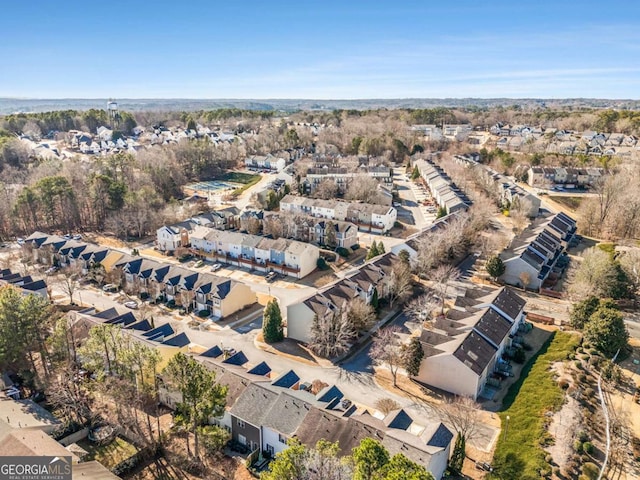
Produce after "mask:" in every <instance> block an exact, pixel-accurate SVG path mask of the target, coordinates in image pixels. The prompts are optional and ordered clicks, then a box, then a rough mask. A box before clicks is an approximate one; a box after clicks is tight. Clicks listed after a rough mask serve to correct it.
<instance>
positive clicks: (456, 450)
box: [449, 434, 465, 473]
mask: <svg viewBox="0 0 640 480" xmlns="http://www.w3.org/2000/svg"><path fill="white" fill-rule="evenodd" d="M464 450H465V441H464V437H463V436H462V435H460V434H458V436H457V437H456V444H455V446H454V447H453V454H452V455H451V460H450V461H449V468H450V469H451V470H452V471H454V472H456V473H459V472H461V471H462V464H463V463H464V458H465V452H464Z"/></svg>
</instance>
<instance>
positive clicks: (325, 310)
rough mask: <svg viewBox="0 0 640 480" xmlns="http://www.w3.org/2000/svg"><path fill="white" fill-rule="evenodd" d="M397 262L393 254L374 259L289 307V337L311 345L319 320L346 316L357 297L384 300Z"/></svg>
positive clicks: (368, 301) (367, 300)
mask: <svg viewBox="0 0 640 480" xmlns="http://www.w3.org/2000/svg"><path fill="white" fill-rule="evenodd" d="M396 261H398V257H396V255H395V254H393V253H390V252H389V253H386V254H383V255H380V256H378V257H375V258H373V259H371V260H370V261H368V262H367V263H365V264H364V265H363V266H362V267H360V268H358V269H356V270H354V271H352V272H349V273H347V274H346V275H345V277H344V278H343V279H341V280H338V281H337V282H334V283H332V284H331V285H329V286H327V287H325V288H323V289H322V290H320V291H318V293H316V294H315V295H312V296H310V297H308V298H307V299H305V300H303V301H301V302H299V303H295V304H291V305H288V306H287V337H289V338H293V339H294V340H298V341H300V342H305V343H308V342H310V341H311V330H312V326H313V322H314V320H315V319H316V318H318V319H323V318H329V319H330V318H333V317H334V316H335V315H346V314H347V310H348V305H349V303H350V302H352V301H353V300H355V299H356V298H361V299H362V300H364V301H365V303H367V304H370V303H371V301H372V299H373V298H374V296H375V295H378V296H379V297H380V298H385V297H386V295H387V293H388V291H387V283H386V281H387V280H388V279H390V273H391V270H392V269H393V266H394V263H395V262H396Z"/></svg>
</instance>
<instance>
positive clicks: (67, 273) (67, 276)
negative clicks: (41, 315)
mask: <svg viewBox="0 0 640 480" xmlns="http://www.w3.org/2000/svg"><path fill="white" fill-rule="evenodd" d="M81 275H82V270H81V269H80V266H79V265H77V264H76V265H69V266H67V267H64V268H62V269H60V270H58V273H57V275H56V276H55V282H56V283H57V284H58V285H59V286H60V288H61V289H62V291H63V292H64V293H65V294H66V295H67V296H68V297H69V303H73V294H74V293H75V291H76V289H77V287H78V280H79V279H80V276H81Z"/></svg>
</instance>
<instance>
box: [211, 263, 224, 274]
mask: <svg viewBox="0 0 640 480" xmlns="http://www.w3.org/2000/svg"><path fill="white" fill-rule="evenodd" d="M221 268H222V264H221V263H214V264H213V266H212V267H211V271H212V272H217V271H218V270H220V269H221Z"/></svg>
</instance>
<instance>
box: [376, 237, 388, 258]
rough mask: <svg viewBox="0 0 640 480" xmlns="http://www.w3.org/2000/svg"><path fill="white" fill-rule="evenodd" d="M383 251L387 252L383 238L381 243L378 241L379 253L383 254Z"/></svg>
mask: <svg viewBox="0 0 640 480" xmlns="http://www.w3.org/2000/svg"><path fill="white" fill-rule="evenodd" d="M383 253H387V252H386V251H385V249H384V243H382V240H380V243H378V255H382V254H383Z"/></svg>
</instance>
